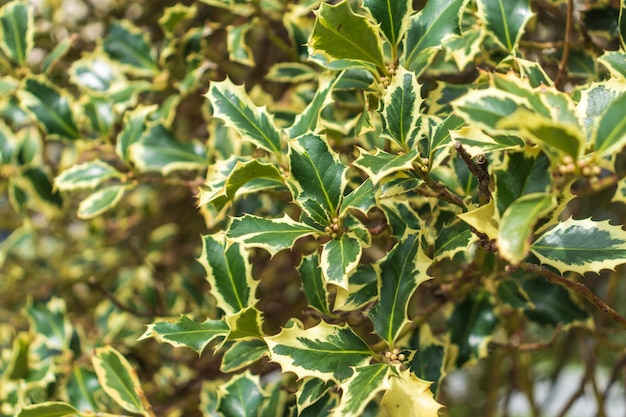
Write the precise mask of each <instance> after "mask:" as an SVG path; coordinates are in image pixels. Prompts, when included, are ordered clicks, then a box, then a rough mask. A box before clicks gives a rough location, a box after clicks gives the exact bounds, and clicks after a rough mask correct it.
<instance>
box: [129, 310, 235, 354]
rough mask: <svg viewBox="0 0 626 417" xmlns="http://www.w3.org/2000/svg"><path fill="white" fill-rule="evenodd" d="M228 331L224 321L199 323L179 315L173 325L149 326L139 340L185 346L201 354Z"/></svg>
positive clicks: (155, 324)
mask: <svg viewBox="0 0 626 417" xmlns="http://www.w3.org/2000/svg"><path fill="white" fill-rule="evenodd" d="M228 330H229V329H228V325H227V324H226V322H225V321H224V320H211V319H207V320H205V321H204V322H202V323H199V322H197V321H194V320H191V319H190V318H189V317H187V316H185V315H181V316H180V318H179V319H178V320H177V321H176V322H174V323H169V322H166V321H162V322H158V323H153V324H149V325H148V328H147V329H146V331H145V332H144V334H143V335H142V336H141V337H140V338H139V340H145V339H148V338H151V337H153V338H155V339H157V340H158V341H159V342H161V343H169V344H170V345H172V346H174V347H182V346H185V347H188V348H191V349H193V350H195V351H196V352H198V354H201V353H202V352H203V351H204V349H205V348H206V347H207V345H209V344H210V343H211V342H213V341H215V340H216V339H219V338H222V337H225V336H226V335H227V334H228Z"/></svg>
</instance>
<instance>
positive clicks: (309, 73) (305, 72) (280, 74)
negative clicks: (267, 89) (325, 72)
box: [265, 62, 317, 84]
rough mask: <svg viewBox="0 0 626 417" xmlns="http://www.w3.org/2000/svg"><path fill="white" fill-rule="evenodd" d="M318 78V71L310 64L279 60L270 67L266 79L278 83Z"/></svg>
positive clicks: (291, 82) (294, 82)
mask: <svg viewBox="0 0 626 417" xmlns="http://www.w3.org/2000/svg"><path fill="white" fill-rule="evenodd" d="M315 78H317V72H316V71H315V70H314V69H313V68H312V67H311V66H309V65H306V64H302V63H300V62H279V63H276V64H274V65H272V67H271V68H270V69H269V71H268V72H267V75H266V76H265V79H266V80H269V81H274V82H277V83H288V84H296V83H301V82H304V81H310V80H313V79H315Z"/></svg>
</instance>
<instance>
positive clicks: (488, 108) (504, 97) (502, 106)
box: [452, 89, 526, 134]
mask: <svg viewBox="0 0 626 417" xmlns="http://www.w3.org/2000/svg"><path fill="white" fill-rule="evenodd" d="M525 103H526V101H525V100H524V99H523V98H521V97H518V96H516V95H514V94H511V93H507V92H505V91H499V90H495V89H486V90H477V91H473V92H471V93H468V94H465V95H464V96H462V97H461V98H459V99H457V100H455V101H453V102H452V107H453V108H454V110H455V111H456V113H457V114H458V115H459V116H460V117H462V118H463V119H464V120H465V121H466V122H467V123H468V124H472V123H473V124H475V125H476V126H478V127H480V128H482V129H485V130H486V131H487V132H488V133H492V134H507V133H510V131H512V130H515V129H513V128H512V126H511V127H510V128H509V129H508V130H507V129H506V128H504V127H503V126H500V121H501V120H502V119H504V118H505V117H507V116H510V115H512V114H513V113H515V111H516V110H518V108H520V107H521V106H523V105H524V104H525ZM521 123H522V119H521V118H519V120H518V124H521ZM513 124H514V123H513V122H511V125H513Z"/></svg>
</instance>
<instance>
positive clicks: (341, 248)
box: [321, 234, 362, 289]
mask: <svg viewBox="0 0 626 417" xmlns="http://www.w3.org/2000/svg"><path fill="white" fill-rule="evenodd" d="M361 252H362V249H361V243H360V242H359V241H358V239H356V238H354V237H352V236H350V235H348V234H343V235H341V236H339V237H337V238H336V239H331V240H330V241H329V242H328V243H326V244H325V245H324V248H323V249H322V258H321V268H322V272H323V275H324V278H325V279H326V282H327V283H330V284H335V285H337V286H339V287H343V288H345V289H347V288H348V277H349V275H350V273H352V271H354V269H355V268H356V267H357V265H358V264H359V260H360V259H361Z"/></svg>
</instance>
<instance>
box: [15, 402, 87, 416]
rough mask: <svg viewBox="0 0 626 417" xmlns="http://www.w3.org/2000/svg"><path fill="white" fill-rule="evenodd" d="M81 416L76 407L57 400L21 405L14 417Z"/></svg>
mask: <svg viewBox="0 0 626 417" xmlns="http://www.w3.org/2000/svg"><path fill="white" fill-rule="evenodd" d="M77 415H78V416H83V415H84V414H82V413H80V412H79V411H78V410H77V409H76V408H74V407H72V406H71V405H69V404H66V403H63V402H58V401H47V402H45V403H41V404H33V405H27V406H24V407H21V408H20V410H19V411H18V412H17V414H15V417H64V416H77Z"/></svg>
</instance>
